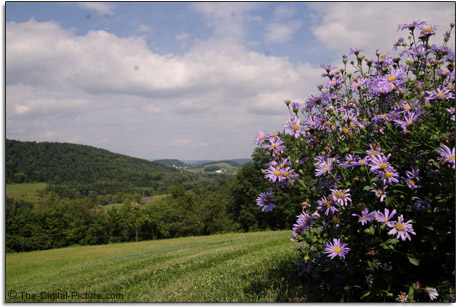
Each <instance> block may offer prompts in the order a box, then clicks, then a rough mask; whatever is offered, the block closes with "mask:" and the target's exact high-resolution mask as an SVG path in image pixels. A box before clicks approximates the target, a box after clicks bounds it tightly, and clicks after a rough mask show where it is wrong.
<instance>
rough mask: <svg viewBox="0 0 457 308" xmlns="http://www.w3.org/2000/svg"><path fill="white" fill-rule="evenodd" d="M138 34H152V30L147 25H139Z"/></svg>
mask: <svg viewBox="0 0 457 308" xmlns="http://www.w3.org/2000/svg"><path fill="white" fill-rule="evenodd" d="M136 32H151V28H150V27H149V26H147V25H143V24H141V25H139V26H138V28H137V29H136Z"/></svg>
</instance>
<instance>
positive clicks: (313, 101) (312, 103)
mask: <svg viewBox="0 0 457 308" xmlns="http://www.w3.org/2000/svg"><path fill="white" fill-rule="evenodd" d="M320 101H321V98H320V97H319V96H318V97H315V96H314V95H311V96H310V97H308V99H307V100H306V101H305V106H304V107H303V109H304V110H305V111H311V109H313V108H314V107H316V106H317V104H318V103H319V102H320Z"/></svg>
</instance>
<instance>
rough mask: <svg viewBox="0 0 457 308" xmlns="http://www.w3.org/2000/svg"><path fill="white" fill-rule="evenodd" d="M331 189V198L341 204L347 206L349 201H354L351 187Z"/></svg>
mask: <svg viewBox="0 0 457 308" xmlns="http://www.w3.org/2000/svg"><path fill="white" fill-rule="evenodd" d="M330 191H331V192H332V194H331V198H332V200H333V201H334V202H335V203H337V204H339V205H341V206H347V205H348V202H352V200H351V194H350V193H349V189H345V190H341V189H331V190H330Z"/></svg>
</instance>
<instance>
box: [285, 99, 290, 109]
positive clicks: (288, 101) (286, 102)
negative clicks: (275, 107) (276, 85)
mask: <svg viewBox="0 0 457 308" xmlns="http://www.w3.org/2000/svg"><path fill="white" fill-rule="evenodd" d="M290 103H291V102H290V99H286V100H284V104H285V105H286V106H287V107H289V105H290Z"/></svg>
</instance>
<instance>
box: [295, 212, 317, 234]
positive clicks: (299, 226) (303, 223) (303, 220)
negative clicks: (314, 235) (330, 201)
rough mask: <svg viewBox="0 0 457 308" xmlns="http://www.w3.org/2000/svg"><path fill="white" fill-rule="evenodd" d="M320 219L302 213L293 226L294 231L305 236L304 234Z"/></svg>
mask: <svg viewBox="0 0 457 308" xmlns="http://www.w3.org/2000/svg"><path fill="white" fill-rule="evenodd" d="M318 217H319V215H316V214H311V215H309V214H308V213H304V212H303V213H301V214H300V215H298V216H297V222H296V223H295V224H294V225H293V228H292V230H293V231H294V232H297V233H298V234H301V235H303V232H305V231H306V230H308V229H309V228H311V226H312V225H314V223H315V220H316V219H317V218H318Z"/></svg>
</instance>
